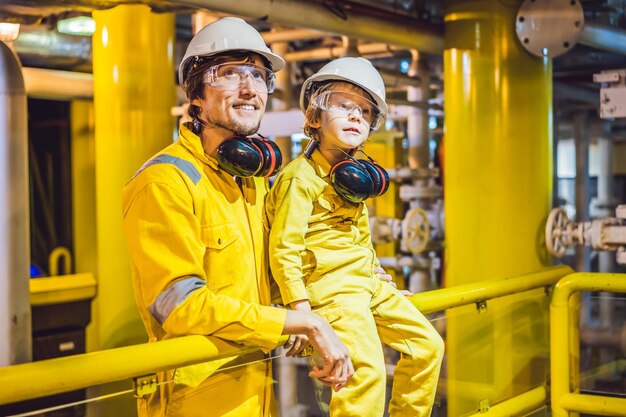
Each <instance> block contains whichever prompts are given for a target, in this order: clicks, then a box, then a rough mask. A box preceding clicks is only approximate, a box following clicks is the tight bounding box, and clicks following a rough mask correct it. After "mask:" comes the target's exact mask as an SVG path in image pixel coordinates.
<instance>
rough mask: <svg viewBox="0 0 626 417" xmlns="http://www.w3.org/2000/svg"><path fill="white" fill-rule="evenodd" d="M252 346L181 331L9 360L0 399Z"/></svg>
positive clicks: (2, 371)
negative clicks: (111, 345)
mask: <svg viewBox="0 0 626 417" xmlns="http://www.w3.org/2000/svg"><path fill="white" fill-rule="evenodd" d="M282 341H283V343H284V341H286V337H283V339H282ZM257 350H258V349H255V348H251V347H246V348H242V347H241V346H239V345H235V344H230V343H228V342H225V341H223V340H221V339H218V338H212V337H205V336H185V337H179V338H175V339H169V340H164V341H160V342H154V343H144V344H140V345H135V346H127V347H123V348H116V349H108V350H103V351H99V352H91V353H84V354H81V355H73V356H67V357H64V358H57V359H48V360H43V361H37V362H31V363H27V364H22V365H14V366H9V367H5V368H0V386H1V387H2V390H0V405H1V404H8V403H12V402H17V401H23V400H29V399H32V398H39V397H43V396H46V395H52V394H58V393H61V392H69V391H73V390H76V389H80V388H85V387H90V386H94V385H100V384H104V383H107V382H111V381H120V380H125V379H129V378H133V377H138V376H143V375H148V374H152V373H155V372H159V371H164V370H167V369H174V368H178V367H181V366H186V365H192V364H195V363H201V362H207V361H212V360H217V359H222V358H226V357H230V356H236V355H241V354H245V353H250V352H254V351H257Z"/></svg>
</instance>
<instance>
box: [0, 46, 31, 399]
mask: <svg viewBox="0 0 626 417" xmlns="http://www.w3.org/2000/svg"><path fill="white" fill-rule="evenodd" d="M27 112H28V110H27V105H26V93H25V90H24V79H23V78H22V73H21V68H20V63H19V60H18V58H17V56H16V55H15V54H14V53H13V51H12V50H11V49H9V47H8V46H7V45H5V44H4V42H0V192H1V193H2V198H0V202H1V203H0V219H2V223H1V224H0V230H1V231H2V237H0V259H1V262H0V296H1V297H2V301H0V366H7V365H11V364H15V363H20V362H27V361H30V360H31V318H30V304H29V300H28V297H29V294H28V279H29V278H30V274H29V259H30V248H29V244H30V243H29V223H28V220H29V219H28V213H29V202H28V133H27V130H28V127H27V126H28V123H27ZM3 390H4V388H3Z"/></svg>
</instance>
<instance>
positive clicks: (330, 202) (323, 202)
mask: <svg viewBox="0 0 626 417" xmlns="http://www.w3.org/2000/svg"><path fill="white" fill-rule="evenodd" d="M343 203H344V201H343V199H342V198H341V197H339V196H338V195H337V194H335V193H333V192H332V191H331V190H330V189H329V187H326V189H325V190H324V192H323V193H322V195H320V196H319V198H318V199H317V201H316V204H317V205H318V206H320V207H321V208H322V209H324V210H326V211H329V212H334V211H335V210H337V209H339V208H341V207H342V206H343ZM318 209H319V207H318Z"/></svg>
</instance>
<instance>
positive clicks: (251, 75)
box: [203, 63, 274, 94]
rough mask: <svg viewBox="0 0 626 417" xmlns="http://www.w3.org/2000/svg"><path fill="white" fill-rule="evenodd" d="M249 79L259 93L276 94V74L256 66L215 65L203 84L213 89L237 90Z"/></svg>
mask: <svg viewBox="0 0 626 417" xmlns="http://www.w3.org/2000/svg"><path fill="white" fill-rule="evenodd" d="M248 79H249V80H250V81H251V82H252V86H253V87H254V89H255V90H256V91H257V92H260V93H268V94H272V93H273V92H274V73H273V72H272V70H270V69H269V68H265V67H261V66H259V65H254V64H242V63H238V64H233V63H225V64H219V65H213V66H212V67H209V68H208V69H207V71H206V72H205V73H204V78H203V82H204V83H205V84H209V85H210V86H211V87H222V88H225V89H227V90H236V89H238V88H240V87H241V86H243V85H244V84H245V83H246V82H247V81H248Z"/></svg>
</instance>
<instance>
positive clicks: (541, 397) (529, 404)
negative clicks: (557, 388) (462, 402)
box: [469, 385, 548, 417]
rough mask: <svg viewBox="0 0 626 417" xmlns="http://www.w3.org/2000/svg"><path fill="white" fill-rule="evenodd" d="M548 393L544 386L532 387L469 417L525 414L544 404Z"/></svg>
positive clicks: (501, 416) (506, 416) (505, 416)
mask: <svg viewBox="0 0 626 417" xmlns="http://www.w3.org/2000/svg"><path fill="white" fill-rule="evenodd" d="M547 400H548V393H547V390H546V387H545V386H543V385H542V386H540V387H537V388H533V389H531V390H530V391H526V392H524V393H523V394H520V395H517V396H515V397H513V398H509V399H508V400H505V401H502V402H500V403H498V404H495V405H493V406H491V407H489V410H487V411H485V412H480V413H476V414H472V415H471V416H469V417H511V416H522V415H527V413H530V412H532V411H535V410H537V409H539V408H540V407H542V406H544V405H545V404H546V401H547Z"/></svg>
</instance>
